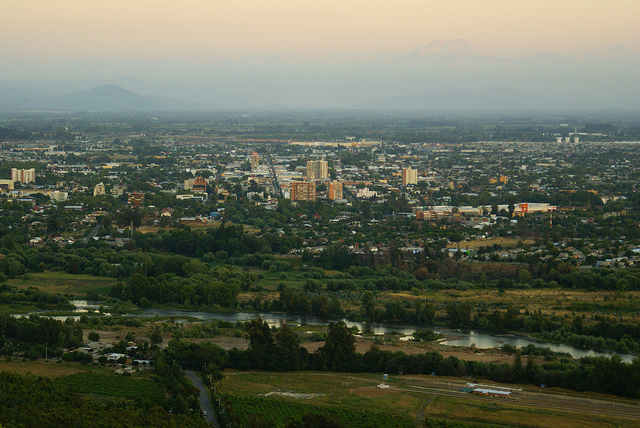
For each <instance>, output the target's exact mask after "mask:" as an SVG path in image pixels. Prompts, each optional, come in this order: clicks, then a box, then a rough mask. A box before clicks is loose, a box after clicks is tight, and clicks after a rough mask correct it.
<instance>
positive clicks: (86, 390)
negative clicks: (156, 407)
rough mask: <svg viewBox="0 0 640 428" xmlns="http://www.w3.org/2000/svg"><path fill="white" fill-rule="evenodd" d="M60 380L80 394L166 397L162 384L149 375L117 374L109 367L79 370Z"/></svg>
mask: <svg viewBox="0 0 640 428" xmlns="http://www.w3.org/2000/svg"><path fill="white" fill-rule="evenodd" d="M60 381H61V383H63V384H65V385H67V386H68V387H69V388H71V390H72V391H73V392H77V393H79V394H93V395H107V396H111V397H118V398H122V399H128V400H141V399H144V400H149V401H151V402H155V403H160V402H162V401H163V400H164V399H165V397H166V395H165V392H164V390H163V389H162V387H161V386H160V384H159V383H157V382H154V381H152V380H151V379H149V378H148V376H144V375H138V374H136V375H135V376H122V375H115V374H113V370H112V369H108V368H99V369H93V370H91V371H84V372H78V373H75V374H72V375H69V376H65V377H63V378H61V380H60Z"/></svg>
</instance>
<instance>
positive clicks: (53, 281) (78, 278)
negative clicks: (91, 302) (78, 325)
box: [9, 272, 117, 295]
mask: <svg viewBox="0 0 640 428" xmlns="http://www.w3.org/2000/svg"><path fill="white" fill-rule="evenodd" d="M9 282H10V284H11V285H13V286H15V287H17V288H18V289H26V288H29V287H35V288H37V289H38V290H40V291H44V292H47V293H52V294H56V293H69V294H87V293H91V292H96V293H98V294H102V295H106V294H108V293H109V290H110V289H111V287H113V286H114V285H115V284H116V283H117V280H116V279H115V278H108V277H101V276H92V275H73V274H69V273H64V272H42V273H33V274H31V277H30V278H29V279H22V278H19V279H12V280H10V281H9Z"/></svg>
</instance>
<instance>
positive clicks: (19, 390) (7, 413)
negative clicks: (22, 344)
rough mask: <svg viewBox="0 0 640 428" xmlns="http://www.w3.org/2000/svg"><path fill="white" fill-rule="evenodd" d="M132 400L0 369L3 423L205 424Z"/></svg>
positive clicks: (93, 424)
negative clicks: (99, 396)
mask: <svg viewBox="0 0 640 428" xmlns="http://www.w3.org/2000/svg"><path fill="white" fill-rule="evenodd" d="M147 404H148V406H146V407H144V406H139V405H135V404H132V403H131V402H130V401H121V402H107V403H105V404H102V403H101V402H99V401H90V402H89V401H86V400H84V399H83V398H81V397H80V396H79V395H78V394H75V393H72V392H71V391H70V390H69V388H68V387H67V386H65V385H62V384H60V383H59V382H56V381H52V380H48V379H43V378H36V377H33V376H19V375H15V374H10V373H6V372H0V423H1V424H4V425H6V426H11V427H13V426H16V427H20V426H24V427H36V426H38V427H85V426H95V427H105V428H106V427H133V426H135V427H160V428H164V427H166V428H171V427H175V428H178V427H204V426H206V424H205V423H204V421H203V420H202V419H199V420H196V419H191V418H189V417H187V416H184V415H174V414H171V413H169V412H167V411H166V410H164V409H163V408H162V407H159V406H157V405H154V404H152V403H151V402H149V403H147Z"/></svg>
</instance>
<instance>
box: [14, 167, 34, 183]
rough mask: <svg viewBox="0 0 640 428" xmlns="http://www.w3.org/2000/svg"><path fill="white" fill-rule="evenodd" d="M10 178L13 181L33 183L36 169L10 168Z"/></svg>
mask: <svg viewBox="0 0 640 428" xmlns="http://www.w3.org/2000/svg"><path fill="white" fill-rule="evenodd" d="M11 179H12V180H13V181H15V182H20V183H25V184H26V183H35V181H36V170H35V168H31V169H18V168H11Z"/></svg>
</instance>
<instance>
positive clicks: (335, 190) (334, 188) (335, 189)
mask: <svg viewBox="0 0 640 428" xmlns="http://www.w3.org/2000/svg"><path fill="white" fill-rule="evenodd" d="M329 199H333V200H336V199H344V196H343V193H342V183H341V182H339V181H332V182H331V183H329Z"/></svg>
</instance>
